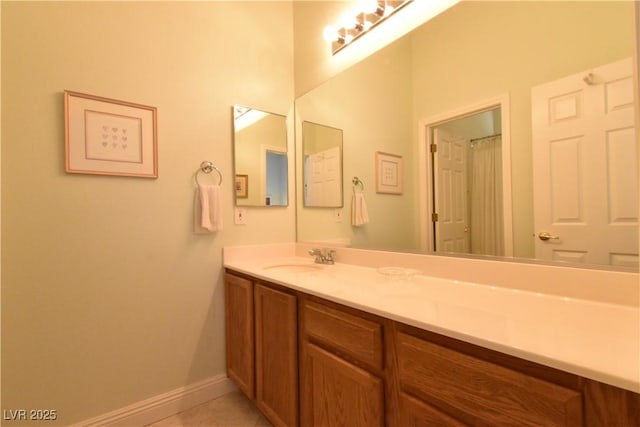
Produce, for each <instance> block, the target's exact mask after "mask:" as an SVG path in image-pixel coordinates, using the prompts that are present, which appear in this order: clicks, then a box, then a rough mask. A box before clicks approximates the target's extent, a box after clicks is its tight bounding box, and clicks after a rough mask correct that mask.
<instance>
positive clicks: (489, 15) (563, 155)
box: [295, 1, 638, 269]
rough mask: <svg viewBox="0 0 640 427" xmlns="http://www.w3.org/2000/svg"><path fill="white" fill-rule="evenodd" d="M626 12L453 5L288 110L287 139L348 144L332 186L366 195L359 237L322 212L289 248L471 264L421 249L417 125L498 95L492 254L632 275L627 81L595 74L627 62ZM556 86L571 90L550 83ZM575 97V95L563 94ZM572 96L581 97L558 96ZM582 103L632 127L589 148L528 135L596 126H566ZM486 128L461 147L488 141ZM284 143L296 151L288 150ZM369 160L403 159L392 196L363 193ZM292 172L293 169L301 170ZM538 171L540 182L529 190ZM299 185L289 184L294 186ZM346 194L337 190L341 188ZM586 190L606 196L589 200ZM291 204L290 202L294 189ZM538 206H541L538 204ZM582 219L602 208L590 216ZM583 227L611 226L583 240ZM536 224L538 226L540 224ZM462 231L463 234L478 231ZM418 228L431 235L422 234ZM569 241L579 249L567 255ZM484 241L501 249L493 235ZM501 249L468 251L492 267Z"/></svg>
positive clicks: (597, 6)
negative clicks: (499, 220) (317, 129)
mask: <svg viewBox="0 0 640 427" xmlns="http://www.w3.org/2000/svg"><path fill="white" fill-rule="evenodd" d="M633 3H634V2H607V1H602V2H597V1H596V2H547V1H533V2H499V1H496V2H484V1H483V2H473V1H464V2H460V3H457V4H456V5H455V6H453V7H451V8H450V9H448V10H446V11H444V12H443V13H441V14H440V15H438V16H436V17H435V18H433V19H431V20H430V21H429V22H427V23H425V24H423V25H422V26H421V27H418V28H416V29H415V30H413V31H412V32H411V33H409V34H408V35H407V36H405V37H403V38H401V39H398V40H396V41H395V42H394V43H392V44H391V45H389V46H387V47H385V48H384V49H382V50H380V51H378V52H377V53H375V54H373V55H371V56H369V57H368V58H366V59H364V60H363V61H361V62H359V63H357V64H355V65H354V66H353V67H351V68H349V69H347V70H345V71H343V72H341V73H340V74H338V75H336V76H334V77H333V78H331V79H330V80H328V81H327V82H325V83H323V84H322V85H320V86H318V87H316V88H315V89H313V90H312V91H310V92H308V93H307V94H305V95H303V96H301V97H299V98H298V99H296V104H295V109H296V126H298V123H300V122H301V121H302V120H305V119H309V118H312V120H314V121H320V122H323V123H332V124H333V125H335V126H337V127H339V128H341V129H343V130H344V133H345V135H348V136H349V137H348V139H347V140H346V141H345V144H344V146H343V156H344V164H343V168H344V175H345V176H346V177H352V176H358V177H359V178H360V179H361V180H362V181H363V182H364V183H365V189H366V190H367V191H365V193H366V194H365V196H366V197H367V205H368V210H369V217H370V222H369V223H368V224H367V225H366V226H364V227H351V226H350V224H349V222H348V221H343V222H337V221H336V219H335V217H334V214H333V213H332V212H326V211H325V212H323V215H321V214H320V213H318V212H309V211H310V210H305V209H298V217H297V220H298V224H297V226H298V229H297V233H298V239H299V240H300V241H317V240H324V241H341V242H344V244H347V245H350V246H352V247H357V248H366V249H382V250H391V251H407V252H421V251H424V250H425V249H426V250H428V249H429V248H433V246H434V245H435V248H436V249H437V250H438V251H441V250H444V251H446V252H447V253H450V251H454V252H453V253H454V254H455V253H461V252H463V253H465V254H467V253H473V252H474V251H473V240H474V239H473V238H472V237H471V238H470V240H469V243H468V247H467V248H466V249H464V248H463V249H460V248H457V247H453V248H451V247H447V246H446V245H447V244H446V243H445V242H444V241H443V240H441V241H440V243H439V244H438V241H437V238H438V237H435V238H434V235H436V234H437V233H436V232H435V231H433V230H434V227H435V226H434V224H433V222H432V213H434V212H433V211H429V210H428V207H429V206H432V205H434V204H435V203H442V201H440V202H436V201H434V199H433V198H434V193H433V191H432V190H429V189H428V187H427V182H428V180H427V171H430V167H429V166H428V165H429V164H430V162H431V158H430V156H431V153H430V150H429V147H428V146H426V143H427V141H429V140H430V138H432V137H433V135H432V134H429V133H428V131H427V129H426V127H425V126H424V124H425V123H427V122H428V120H430V119H432V118H434V117H443V118H444V117H451V113H452V112H456V111H459V110H461V109H463V108H466V107H468V106H471V105H475V104H479V103H482V102H484V101H486V100H488V99H495V98H499V97H503V96H506V97H507V98H508V103H507V107H505V109H504V110H503V111H502V116H503V117H505V116H508V118H509V120H508V123H505V122H503V123H502V131H503V132H502V133H503V136H502V138H503V142H502V144H503V150H504V147H505V146H506V145H507V144H505V142H506V141H507V140H506V139H505V135H504V131H505V129H506V130H507V132H508V135H507V136H508V140H509V143H508V149H509V153H508V154H509V156H508V157H505V156H503V158H502V161H506V162H507V166H508V169H509V173H508V174H506V175H505V176H510V179H509V180H508V181H509V182H503V188H508V189H509V192H508V193H503V194H502V195H496V197H498V198H499V197H502V198H503V199H504V200H505V205H507V204H508V209H505V212H509V215H510V218H509V219H510V221H511V223H510V224H506V223H505V224H506V225H503V226H502V227H498V226H496V227H495V228H496V232H497V233H499V232H500V230H501V231H502V232H503V233H504V239H503V241H504V242H507V243H508V244H509V247H510V248H509V250H506V248H507V246H506V245H505V249H504V253H505V254H507V255H512V256H514V257H516V258H519V259H523V258H527V259H535V260H536V261H539V262H544V263H555V262H563V263H565V265H566V263H573V265H577V264H578V263H579V264H581V265H583V266H589V267H590V268H618V267H620V268H623V269H624V268H627V269H629V268H632V269H637V265H638V264H637V262H638V255H637V254H638V219H637V217H638V186H637V167H638V165H637V154H636V153H637V149H638V147H637V140H636V139H637V133H636V131H635V124H634V123H633V117H634V109H635V108H636V105H635V103H636V101H634V96H633V92H631V90H632V89H631V88H632V84H631V82H632V81H633V79H632V74H631V73H632V71H631V70H629V71H628V72H626V71H625V72H623V73H622V74H620V73H618V74H616V73H617V72H614V73H612V74H611V73H609V72H608V71H607V73H605V74H602V73H601V71H600V70H605V69H607V70H608V68H607V67H608V65H610V64H615V63H618V62H621V61H622V62H627V63H631V61H630V60H626V58H630V57H632V56H633V46H634V39H635V30H634V23H633V16H634V4H633ZM478 16H482V17H483V19H481V20H479V19H478V18H477V17H478ZM541 23H543V27H542V28H541ZM505 34H508V37H505ZM625 73H626V74H625ZM589 76H591V78H589ZM594 76H595V77H594ZM569 77H570V80H571V82H572V83H570V84H565V83H566V82H564V83H562V82H563V79H565V78H569ZM558 82H561V83H558ZM557 84H565V85H564V86H561V87H558V88H559V89H560V90H559V92H553V91H551V92H549V91H547V92H544V91H543V93H544V94H547V95H548V97H547V101H544V102H542V103H540V102H539V101H538V100H537V99H538V98H539V99H543V98H541V97H540V96H537V95H536V96H537V98H536V97H534V96H532V93H534V94H535V93H537V92H538V89H536V88H540V87H542V88H544V87H546V86H547V85H550V86H553V85H557ZM574 84H581V86H571V85H574ZM563 88H566V90H565V89H563ZM534 89H535V90H534ZM578 91H580V95H577V96H564V95H567V94H576V93H578ZM363 94H366V95H365V96H363ZM545 96H546V95H545ZM592 96H596V97H600V98H599V99H606V100H614V99H615V105H616V106H615V108H611V111H612V112H615V114H619V115H621V117H622V116H624V117H625V118H631V122H629V121H626V122H624V123H625V124H624V126H622V128H620V129H606V128H602V129H601V131H597V132H600V133H599V134H597V136H595V137H591V136H589V137H588V138H586V137H585V138H582V139H581V138H577V137H576V135H582V134H584V132H585V130H579V129H578V130H576V132H578V133H575V134H558V133H554V132H555V130H554V129H552V128H551V127H550V126H547V128H545V129H543V130H542V131H540V130H539V129H540V128H539V126H538V124H537V121H538V119H542V121H544V120H547V119H550V118H553V120H554V121H555V122H554V123H555V124H559V125H562V124H564V123H578V122H580V123H595V122H593V121H592V120H591V119H589V118H581V117H579V113H581V112H583V111H586V109H585V108H583V104H581V102H582V101H587V98H589V97H592ZM537 104H540V105H542V106H543V108H542V109H541V108H540V107H539V106H538V105H537ZM544 106H546V107H548V109H551V111H549V110H548V109H547V110H545V109H544V108H546V107H544ZM614 110H615V111H614ZM545 111H546V112H545ZM615 120H616V121H617V120H618V118H616V119H615ZM620 120H622V118H620ZM625 120H626V119H625ZM619 123H622V122H621V121H620V122H619ZM549 124H550V123H549V120H547V125H549ZM551 124H553V123H551ZM560 127H561V128H563V129H566V128H567V127H568V126H560ZM497 129H498V127H496V130H495V131H489V132H488V133H486V134H483V135H478V136H473V137H470V138H468V139H474V138H479V137H484V136H491V135H494V134H497V133H501V132H498V131H497ZM576 129H577V128H576ZM617 130H619V132H618V131H617ZM581 132H582V133H581ZM454 133H455V132H454ZM550 135H552V137H549V136H550ZM296 136H297V137H300V135H296ZM296 143H297V144H299V145H298V146H300V147H301V144H302V141H301V140H298V139H297V140H296ZM545 144H546V145H545ZM476 145H477V146H480V145H482V144H479V143H476ZM541 147H546V148H543V149H542V151H543V152H545V153H547V154H549V155H551V156H552V157H546V158H542V157H540V156H539V154H536V153H539V152H540V151H539V149H540V148H541ZM587 147H597V152H599V153H600V155H597V156H596V158H599V159H601V160H607V159H609V160H610V162H609V163H606V161H605V163H599V165H598V166H597V169H598V170H599V172H597V171H596V169H595V167H592V165H594V163H591V160H589V159H587V158H586V157H584V155H587V151H586V150H587ZM589 150H590V149H589ZM376 151H381V152H387V153H394V154H397V155H399V156H402V157H403V158H404V159H406V160H405V165H404V166H405V189H404V193H403V194H402V195H397V196H390V195H385V194H379V193H376V192H375V191H372V190H371V189H372V188H375V186H374V185H373V184H374V183H375V175H374V168H375V166H374V161H373V157H374V153H375V152H376ZM503 153H504V151H503ZM505 158H506V160H505ZM539 162H542V163H539ZM296 164H297V165H298V166H299V167H300V168H301V167H302V162H301V159H300V158H298V159H296ZM503 166H504V164H503ZM541 172H544V173H546V177H541V176H540V173H541ZM301 174H302V172H301V171H297V175H298V176H299V177H300V176H301ZM634 177H636V178H634ZM496 179H497V178H496ZM550 179H551V180H550ZM472 181H473V180H471V181H467V182H472ZM541 183H542V184H541ZM345 185H346V186H347V187H345V188H350V187H348V186H349V185H350V183H349V182H345V183H344V184H343V186H345ZM595 187H597V188H599V189H604V190H605V191H604V192H601V194H600V195H598V196H595V195H594V193H593V192H592V190H593V189H594V188H595ZM537 189H541V190H537ZM467 190H468V188H467ZM297 191H298V197H301V192H302V190H301V189H298V190H297ZM534 193H535V194H534ZM540 195H547V196H549V197H547V198H546V201H545V200H544V198H543V197H539V196H540ZM534 196H535V197H534ZM438 197H440V196H438ZM449 197H451V196H449ZM425 199H427V200H425ZM428 200H431V202H428ZM440 200H441V199H440ZM593 200H597V201H595V202H591V201H593ZM623 202H624V203H623ZM492 203H493V202H492ZM545 206H546V207H545ZM595 206H599V207H601V208H604V209H599V210H597V212H599V213H594V212H596V210H593V211H592V207H595ZM467 209H468V208H466V209H465V210H467ZM345 215H346V216H347V217H348V216H349V213H348V212H345ZM596 217H598V218H599V219H598V221H600V220H604V222H605V223H608V224H609V225H613V227H608V228H607V227H604V226H602V227H600V226H595V227H593V228H585V227H584V225H585V224H586V225H590V224H592V223H593V221H594V218H596ZM538 218H542V219H545V220H546V222H544V223H542V222H540V223H539V222H538ZM505 220H506V218H505ZM539 224H543V225H539ZM468 226H469V231H471V230H474V229H475V228H477V227H476V226H473V224H470V225H468ZM561 226H562V227H564V228H560V227H561ZM429 229H430V230H432V231H431V232H430V233H425V232H424V230H429ZM623 229H624V230H625V231H624V232H623V234H626V235H627V236H630V238H629V239H628V241H627V242H625V243H624V244H623V245H622V246H620V247H619V248H620V249H615V250H612V251H609V252H608V253H603V254H602V255H598V256H597V257H595V256H594V252H593V249H591V248H602V247H608V246H607V242H608V241H609V240H610V237H611V236H613V234H611V233H613V232H614V231H615V232H616V233H617V232H618V231H620V230H623ZM560 230H564V231H560ZM578 230H582V231H578ZM462 232H463V233H464V228H463V229H462ZM440 234H442V233H440ZM573 236H576V237H577V238H580V239H583V240H581V242H582V241H585V242H586V240H589V241H590V242H589V243H588V244H585V245H583V244H582V243H580V242H578V241H576V242H572V241H570V238H573ZM555 237H558V239H556V238H555ZM428 238H430V239H431V241H429V239H428ZM493 239H494V242H497V243H499V241H500V237H499V236H498V237H494V238H493ZM585 239H586V240H585ZM475 240H476V243H477V242H478V240H477V238H476V239H475ZM501 250H502V249H501V248H500V247H499V244H497V245H496V246H495V248H493V249H486V248H485V249H482V250H479V251H478V252H481V253H484V254H487V253H489V254H498V255H499V254H500V253H501ZM601 252H603V251H601ZM442 253H444V252H442ZM465 256H466V255H465Z"/></svg>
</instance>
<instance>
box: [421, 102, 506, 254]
mask: <svg viewBox="0 0 640 427" xmlns="http://www.w3.org/2000/svg"><path fill="white" fill-rule="evenodd" d="M495 107H500V111H501V114H502V178H503V179H502V197H503V217H504V218H503V219H504V255H505V256H507V257H511V256H513V209H512V198H511V125H510V123H511V115H510V104H509V94H508V93H506V94H503V95H499V96H496V97H493V98H489V99H485V100H483V101H479V102H476V103H474V104H470V105H466V106H464V107H460V108H457V109H455V110H451V111H446V112H444V113H440V114H437V115H435V116H432V117H429V118H426V119H421V120H420V121H419V122H418V126H419V128H418V209H419V212H420V217H419V218H420V219H419V229H420V249H421V250H422V251H433V227H431V226H430V225H431V212H433V200H432V198H431V197H427V195H429V194H431V191H430V190H429V189H430V188H433V178H432V176H433V175H432V173H431V162H430V161H429V157H430V156H429V153H430V151H429V146H430V144H431V134H432V132H431V129H432V128H434V127H436V126H438V125H440V124H442V123H444V122H448V121H450V120H454V119H459V118H461V117H465V116H469V115H471V114H475V113H478V112H481V111H486V110H489V109H492V108H495Z"/></svg>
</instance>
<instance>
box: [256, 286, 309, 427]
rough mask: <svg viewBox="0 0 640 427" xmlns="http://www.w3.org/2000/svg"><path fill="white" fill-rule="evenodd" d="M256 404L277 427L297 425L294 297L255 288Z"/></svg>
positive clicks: (272, 290) (296, 347) (296, 350)
mask: <svg viewBox="0 0 640 427" xmlns="http://www.w3.org/2000/svg"><path fill="white" fill-rule="evenodd" d="M254 292H255V293H254V295H255V315H256V326H255V327H256V404H257V405H258V407H259V408H260V410H262V412H263V413H264V414H265V415H266V417H267V418H268V419H269V420H270V421H271V422H272V423H273V424H274V425H275V426H276V427H279V426H297V425H298V344H297V343H298V341H297V308H296V297H295V296H294V295H290V294H287V293H284V292H280V291H278V290H275V289H272V288H270V287H266V286H263V285H260V284H256V286H255V290H254Z"/></svg>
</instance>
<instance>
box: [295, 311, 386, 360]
mask: <svg viewBox="0 0 640 427" xmlns="http://www.w3.org/2000/svg"><path fill="white" fill-rule="evenodd" d="M303 313H304V325H303V328H304V329H303V330H304V333H305V334H306V335H307V337H309V338H311V339H313V340H315V341H316V342H319V343H321V344H324V345H325V346H328V347H330V348H332V349H334V350H337V351H339V352H341V353H343V354H345V355H347V356H350V357H352V358H353V359H355V360H357V361H359V362H362V363H364V364H365V365H367V366H369V367H371V368H374V369H382V367H383V364H382V326H381V325H380V324H378V323H376V322H372V321H369V320H367V319H363V318H360V317H357V316H355V315H353V314H350V313H347V312H345V311H342V310H337V309H334V308H332V307H329V306H326V305H323V304H317V303H315V302H312V301H305V302H304V306H303Z"/></svg>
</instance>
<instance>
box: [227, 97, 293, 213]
mask: <svg viewBox="0 0 640 427" xmlns="http://www.w3.org/2000/svg"><path fill="white" fill-rule="evenodd" d="M233 149H234V169H235V200H236V206H287V204H288V200H289V197H288V174H287V170H288V168H287V124H286V117H285V116H282V115H279V114H273V113H267V112H265V111H260V110H256V109H255V108H249V107H244V106H241V105H234V107H233Z"/></svg>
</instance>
